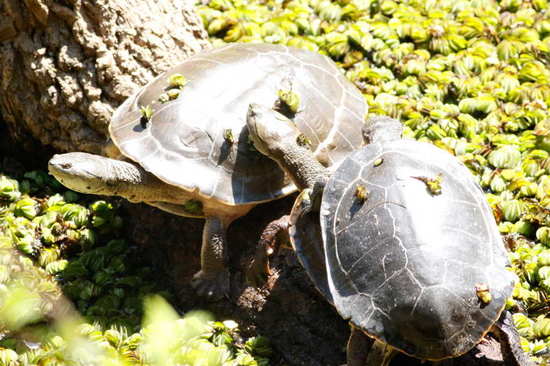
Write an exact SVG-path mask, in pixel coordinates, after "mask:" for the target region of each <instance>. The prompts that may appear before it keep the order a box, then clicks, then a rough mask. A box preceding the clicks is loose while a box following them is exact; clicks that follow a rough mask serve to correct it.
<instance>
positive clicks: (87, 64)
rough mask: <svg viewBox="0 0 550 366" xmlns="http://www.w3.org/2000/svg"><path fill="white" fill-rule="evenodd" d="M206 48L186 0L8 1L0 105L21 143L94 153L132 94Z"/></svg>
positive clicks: (2, 28)
mask: <svg viewBox="0 0 550 366" xmlns="http://www.w3.org/2000/svg"><path fill="white" fill-rule="evenodd" d="M209 46H210V45H209V43H208V40H207V34H206V32H205V31H204V28H203V26H202V23H201V20H200V18H199V17H198V16H197V15H196V14H195V13H194V11H193V5H192V3H190V2H188V1H186V0H184V1H172V0H155V1H151V0H3V1H1V2H0V70H1V74H0V82H1V89H0V112H1V114H2V116H3V119H4V120H5V122H6V124H7V127H8V131H9V133H10V135H12V137H14V139H15V140H16V141H17V142H18V143H19V144H24V143H27V142H28V141H29V140H30V139H29V137H32V139H34V140H35V141H39V142H41V143H42V144H43V145H46V146H51V147H53V148H55V149H56V150H58V151H74V150H79V151H88V152H94V153H97V152H100V150H101V147H102V145H103V143H104V142H105V140H106V136H107V129H106V127H107V125H108V123H109V120H110V118H111V115H112V113H113V111H114V109H116V107H117V106H118V105H119V104H120V103H121V102H122V101H123V100H124V99H125V98H126V97H128V96H129V95H130V94H131V93H132V92H133V91H135V90H136V89H137V88H138V87H139V86H142V85H144V84H145V83H146V82H147V81H149V80H151V79H152V78H153V77H154V76H155V75H157V74H159V73H160V72H162V71H164V70H166V69H167V68H168V67H169V66H171V65H173V64H175V63H178V62H181V61H182V60H184V59H185V58H186V57H188V56H189V55H191V54H193V53H196V52H198V51H200V50H201V49H204V48H208V47H209ZM34 150H36V149H34Z"/></svg>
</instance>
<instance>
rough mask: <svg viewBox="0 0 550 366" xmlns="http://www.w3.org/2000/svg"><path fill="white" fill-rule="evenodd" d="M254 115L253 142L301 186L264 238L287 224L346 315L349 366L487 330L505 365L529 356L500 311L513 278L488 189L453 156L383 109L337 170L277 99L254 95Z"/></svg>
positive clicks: (468, 344) (433, 348) (446, 347)
mask: <svg viewBox="0 0 550 366" xmlns="http://www.w3.org/2000/svg"><path fill="white" fill-rule="evenodd" d="M283 120H284V121H285V123H282V121H283ZM247 124H248V129H249V133H250V136H251V139H252V141H253V142H254V146H255V147H256V149H257V150H258V151H260V152H261V153H263V154H265V155H266V156H269V157H270V158H272V159H274V160H275V161H277V163H278V164H279V165H280V166H281V168H282V169H284V170H285V171H286V172H287V173H288V174H289V176H291V177H292V179H293V180H294V181H295V184H296V186H297V187H299V188H300V189H301V190H302V191H301V193H300V194H299V196H298V198H297V199H296V201H295V203H294V206H293V208H292V211H291V214H290V216H289V217H288V218H287V223H286V224H283V223H282V222H281V221H280V220H279V221H277V223H276V225H274V226H271V227H270V226H268V228H266V231H265V232H264V233H263V234H262V240H263V244H266V243H270V241H271V238H272V237H273V234H274V233H275V232H276V231H278V230H282V229H284V228H287V229H288V231H289V234H290V239H291V243H292V245H293V247H294V249H295V251H296V254H297V256H298V258H299V260H300V262H301V263H302V265H303V266H304V268H305V270H306V272H307V274H308V275H309V277H310V278H311V280H312V282H313V283H314V285H315V286H316V288H317V289H318V290H319V292H320V293H321V294H322V295H323V296H324V297H325V298H326V299H327V300H328V301H329V302H330V303H331V304H332V305H333V306H334V307H335V308H336V310H337V311H338V313H339V314H340V315H341V316H342V317H343V318H344V319H346V320H348V321H349V323H350V325H351V329H352V330H351V336H350V339H349V342H348V346H347V358H348V366H359V365H369V366H373V365H388V364H389V362H390V361H391V359H392V357H393V356H394V355H395V354H396V353H398V352H402V353H405V354H407V355H409V356H413V357H416V358H419V359H422V360H433V361H436V360H443V359H446V358H452V357H457V356H460V355H462V354H464V353H466V352H468V351H469V350H471V349H472V348H473V347H475V346H476V345H477V344H478V343H479V342H480V340H481V339H482V338H483V337H484V336H485V335H486V334H487V332H489V331H490V330H491V331H494V332H495V333H498V335H499V341H500V342H501V344H502V347H501V349H502V350H503V353H506V360H507V361H506V362H508V364H510V365H522V366H524V365H527V364H528V363H529V362H528V360H527V357H526V356H525V355H524V354H523V352H522V350H521V348H520V346H519V336H518V335H517V331H516V329H515V328H514V327H513V323H512V322H511V318H510V316H511V315H510V313H509V312H508V311H505V310H504V308H505V302H506V299H507V298H508V297H510V296H511V294H512V289H513V287H514V283H515V281H516V277H515V275H514V274H513V273H512V272H511V271H509V270H508V267H509V262H508V259H507V254H506V250H505V248H504V244H503V242H502V239H501V236H500V233H499V231H498V228H497V225H496V222H495V219H494V217H493V215H492V211H491V209H490V207H489V205H488V203H487V201H486V200H485V198H484V194H483V191H482V189H481V188H480V186H479V185H478V183H477V182H476V180H475V178H474V177H473V176H472V174H471V173H470V172H469V170H468V169H467V168H466V167H465V166H464V165H463V164H462V163H461V162H460V161H459V160H458V159H456V157H454V156H453V155H452V154H450V153H448V152H447V151H444V150H442V149H440V148H438V147H436V146H434V145H432V144H429V143H424V142H418V141H415V140H409V139H403V138H402V130H403V127H402V125H401V123H400V122H399V121H397V120H395V119H392V118H389V117H384V116H376V117H373V118H370V119H369V120H367V122H366V123H365V125H364V126H363V134H364V136H365V145H364V147H363V148H361V149H358V150H357V151H355V152H353V153H351V154H350V155H348V156H347V157H346V158H345V159H344V160H343V161H342V162H341V163H340V164H339V165H338V167H337V168H336V169H335V170H334V171H330V170H328V169H326V168H325V167H323V166H322V165H321V164H320V163H319V162H318V161H317V160H316V158H315V156H314V155H313V154H312V153H311V150H309V149H308V148H307V147H305V146H300V145H299V144H297V143H296V139H297V136H298V135H299V133H300V132H299V130H298V129H297V128H296V125H295V124H294V123H293V121H291V120H290V119H288V118H286V117H284V116H282V115H280V114H279V113H278V112H277V111H274V110H273V109H272V108H270V107H268V106H262V105H260V104H251V106H250V108H249V114H248V117H247ZM261 252H262V250H259V253H261ZM263 253H264V256H266V254H265V251H263ZM257 257H261V255H258V254H257ZM260 264H265V262H262V260H261V259H260V260H259V264H258V263H255V264H254V265H255V266H259V267H262V265H260ZM262 270H263V268H255V269H254V268H251V271H252V272H253V273H256V274H257V273H259V272H261V271H262Z"/></svg>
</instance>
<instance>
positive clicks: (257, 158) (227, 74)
mask: <svg viewBox="0 0 550 366" xmlns="http://www.w3.org/2000/svg"><path fill="white" fill-rule="evenodd" d="M175 74H181V75H183V76H184V77H185V79H186V80H187V83H186V84H185V85H184V86H183V87H182V88H181V89H178V88H174V87H172V86H171V85H170V83H169V82H168V78H169V77H170V75H175ZM169 91H171V92H172V93H178V92H179V94H178V96H177V97H176V98H175V99H173V100H169V101H166V97H167V93H168V92H169ZM279 91H291V92H292V93H294V95H297V96H298V97H299V99H300V102H299V105H298V111H297V113H296V115H295V117H294V118H293V120H294V121H295V122H296V124H297V126H298V128H299V129H300V130H301V131H302V132H303V134H304V135H305V136H306V137H307V140H309V141H310V142H311V148H312V150H313V151H314V152H315V154H316V156H317V157H318V159H319V160H320V161H322V162H323V163H324V164H325V165H326V166H331V165H333V164H335V163H337V162H339V161H341V160H342V159H343V157H345V156H346V155H347V154H349V152H351V151H353V150H355V149H357V148H358V147H359V146H361V144H362V140H361V127H362V125H363V118H364V115H365V113H366V111H367V106H366V103H365V102H364V100H363V97H362V95H361V93H360V92H359V91H358V90H357V88H355V86H354V85H353V84H352V83H351V82H349V81H348V80H347V79H346V78H345V77H344V75H343V74H342V72H341V71H340V70H339V69H338V68H337V67H336V65H335V64H334V63H333V62H332V61H331V60H330V59H328V58H327V57H326V56H322V55H320V54H317V53H313V52H309V51H305V50H300V49H295V48H291V47H285V46H280V45H269V44H232V45H228V46H225V47H222V48H218V49H213V50H210V51H206V52H202V53H200V54H197V55H194V56H192V57H190V58H189V59H187V60H186V61H184V62H183V63H181V64H179V65H177V66H174V67H172V68H171V69H169V70H168V71H166V72H165V73H163V74H162V75H160V76H159V77H157V78H156V79H155V80H153V81H152V82H150V83H149V84H148V85H146V86H145V87H143V88H142V89H141V90H139V91H138V92H137V93H135V94H134V95H133V96H132V97H130V98H128V100H126V102H125V103H124V104H123V105H122V106H121V107H120V108H119V109H118V110H117V111H116V113H115V115H114V117H113V120H112V122H111V125H110V127H109V131H110V134H111V137H112V140H113V142H114V143H115V144H116V146H117V147H118V148H119V149H120V151H121V152H122V154H123V155H125V156H127V157H129V158H130V159H132V160H134V161H135V162H138V163H139V164H140V165H141V166H143V167H144V168H145V169H146V170H148V171H149V172H151V173H153V174H154V175H156V176H157V177H159V178H160V179H161V180H163V181H165V182H167V183H169V184H172V185H174V186H177V187H180V188H183V189H185V190H188V191H192V192H194V193H196V194H198V195H199V196H200V197H201V198H202V199H215V200H218V201H220V202H223V203H225V204H229V205H237V204H246V203H253V202H262V201H267V200H271V199H274V198H277V197H280V196H283V195H285V194H288V193H290V192H292V191H294V190H295V187H294V185H293V184H292V183H291V182H290V180H289V179H287V178H286V177H285V175H284V173H283V171H282V170H281V169H280V168H279V167H278V166H277V164H276V163H275V162H274V161H273V160H271V159H268V158H266V157H264V156H263V155H262V154H260V153H258V152H257V151H255V150H254V148H253V145H252V144H251V143H250V142H249V141H248V131H247V130H246V128H244V127H245V126H246V114H247V109H248V106H249V104H250V103H259V104H263V105H267V106H273V105H274V104H275V102H276V101H277V100H278V98H279V97H278V92H279ZM163 94H164V95H163ZM172 95H173V94H172ZM159 99H161V100H159ZM162 99H164V102H162ZM147 106H148V107H150V108H151V110H152V114H151V116H150V118H149V119H147V118H145V119H144V118H142V114H141V113H140V108H142V107H147ZM304 141H306V140H304Z"/></svg>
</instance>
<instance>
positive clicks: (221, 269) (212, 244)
mask: <svg viewBox="0 0 550 366" xmlns="http://www.w3.org/2000/svg"><path fill="white" fill-rule="evenodd" d="M231 221H233V220H229V219H226V218H222V217H217V216H207V217H206V222H205V223H204V229H203V232H202V247H201V270H200V271H199V272H197V273H196V274H195V275H194V276H193V280H192V281H191V285H192V286H193V287H194V288H195V289H196V291H197V294H198V295H200V296H205V297H208V298H210V299H212V300H218V299H221V298H222V297H223V296H228V294H229V270H228V269H227V267H226V261H227V257H228V254H227V227H228V226H229V224H230V223H231Z"/></svg>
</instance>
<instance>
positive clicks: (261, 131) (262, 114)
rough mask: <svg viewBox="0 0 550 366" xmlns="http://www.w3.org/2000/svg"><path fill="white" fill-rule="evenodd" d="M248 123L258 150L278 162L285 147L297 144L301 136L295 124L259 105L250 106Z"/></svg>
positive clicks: (251, 136)
mask: <svg viewBox="0 0 550 366" xmlns="http://www.w3.org/2000/svg"><path fill="white" fill-rule="evenodd" d="M246 123H247V125H248V132H249V136H250V139H251V140H252V142H253V143H254V147H255V148H256V150H258V151H259V152H261V153H262V154H264V155H266V156H268V157H270V158H272V159H276V160H277V158H279V157H280V155H281V154H283V151H284V148H285V146H288V145H289V144H294V143H296V139H297V138H298V136H300V134H301V133H300V130H298V128H297V127H296V126H295V125H294V122H292V121H291V120H289V119H288V118H286V117H285V116H284V115H282V114H281V113H279V112H276V111H274V110H273V109H271V108H269V107H265V106H262V105H259V104H250V106H249V107H248V114H247V116H246Z"/></svg>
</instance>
